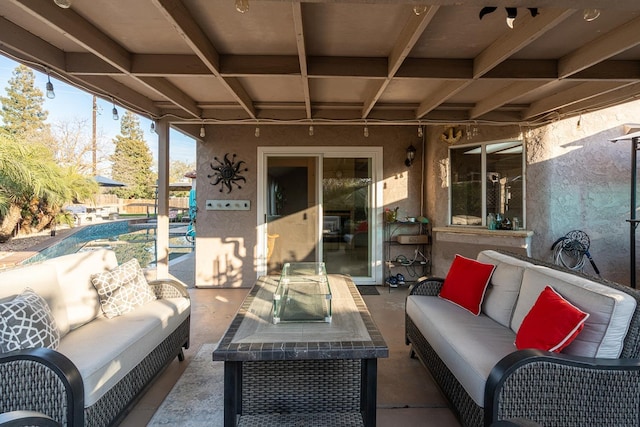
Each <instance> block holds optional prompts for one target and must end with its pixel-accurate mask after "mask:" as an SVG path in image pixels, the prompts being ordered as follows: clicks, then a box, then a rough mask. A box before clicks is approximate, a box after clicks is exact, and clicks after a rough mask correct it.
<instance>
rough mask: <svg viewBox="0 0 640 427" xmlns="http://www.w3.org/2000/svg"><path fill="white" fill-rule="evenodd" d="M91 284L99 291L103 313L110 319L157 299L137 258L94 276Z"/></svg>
mask: <svg viewBox="0 0 640 427" xmlns="http://www.w3.org/2000/svg"><path fill="white" fill-rule="evenodd" d="M91 283H93V286H94V287H95V288H96V290H97V291H98V297H99V298H100V307H101V308H102V312H103V313H104V315H105V316H106V317H107V318H109V319H111V318H113V317H116V316H120V315H122V314H125V313H128V312H130V311H133V309H134V308H136V307H139V306H141V305H144V304H146V303H148V302H150V301H153V300H155V299H156V295H155V294H154V293H153V289H151V287H150V286H149V283H147V279H145V277H144V272H143V271H142V268H141V267H140V263H138V260H137V259H135V258H133V259H132V260H130V261H127V262H125V263H124V264H122V265H119V266H118V267H116V268H114V269H113V270H110V271H105V272H104V273H99V274H94V275H92V276H91Z"/></svg>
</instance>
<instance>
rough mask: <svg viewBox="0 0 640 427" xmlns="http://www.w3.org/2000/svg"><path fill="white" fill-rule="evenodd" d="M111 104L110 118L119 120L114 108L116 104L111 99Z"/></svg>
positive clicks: (116, 110)
mask: <svg viewBox="0 0 640 427" xmlns="http://www.w3.org/2000/svg"><path fill="white" fill-rule="evenodd" d="M111 102H113V108H112V109H111V117H113V120H120V116H119V115H118V109H117V108H116V102H115V101H114V100H113V99H112V100H111Z"/></svg>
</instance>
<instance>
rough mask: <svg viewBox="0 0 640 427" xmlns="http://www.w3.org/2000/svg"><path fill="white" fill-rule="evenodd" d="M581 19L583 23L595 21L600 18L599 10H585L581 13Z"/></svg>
mask: <svg viewBox="0 0 640 427" xmlns="http://www.w3.org/2000/svg"><path fill="white" fill-rule="evenodd" d="M582 17H583V18H584V20H585V21H587V22H591V21H595V20H596V19H598V18H599V17H600V9H585V10H583V11H582Z"/></svg>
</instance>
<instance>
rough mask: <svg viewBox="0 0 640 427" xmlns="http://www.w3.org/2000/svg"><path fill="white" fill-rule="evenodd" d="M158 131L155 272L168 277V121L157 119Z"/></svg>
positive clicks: (163, 277) (161, 277) (159, 277)
mask: <svg viewBox="0 0 640 427" xmlns="http://www.w3.org/2000/svg"><path fill="white" fill-rule="evenodd" d="M156 132H157V133H158V199H157V200H158V215H157V220H158V223H157V227H158V229H157V231H156V274H157V277H158V279H165V278H167V277H169V122H168V121H167V120H166V119H162V120H159V121H158V122H157V126H156Z"/></svg>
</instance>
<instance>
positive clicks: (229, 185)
mask: <svg viewBox="0 0 640 427" xmlns="http://www.w3.org/2000/svg"><path fill="white" fill-rule="evenodd" d="M213 159H214V160H215V161H216V162H218V165H217V166H216V165H214V164H213V163H210V165H211V169H213V171H214V172H213V173H212V174H211V175H207V178H213V181H212V182H211V185H218V184H219V185H220V192H223V191H224V189H225V188H226V189H227V193H231V190H233V185H235V186H236V187H238V188H239V189H240V188H242V186H241V185H240V184H239V182H240V181H242V182H247V179H246V178H245V177H243V176H241V174H242V172H247V171H248V170H249V169H247V168H243V167H242V164H243V163H245V162H244V161H243V160H239V161H237V162H236V155H235V154H234V155H233V156H231V160H229V153H227V154H225V155H224V161H220V159H218V158H217V157H214V158H213Z"/></svg>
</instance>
